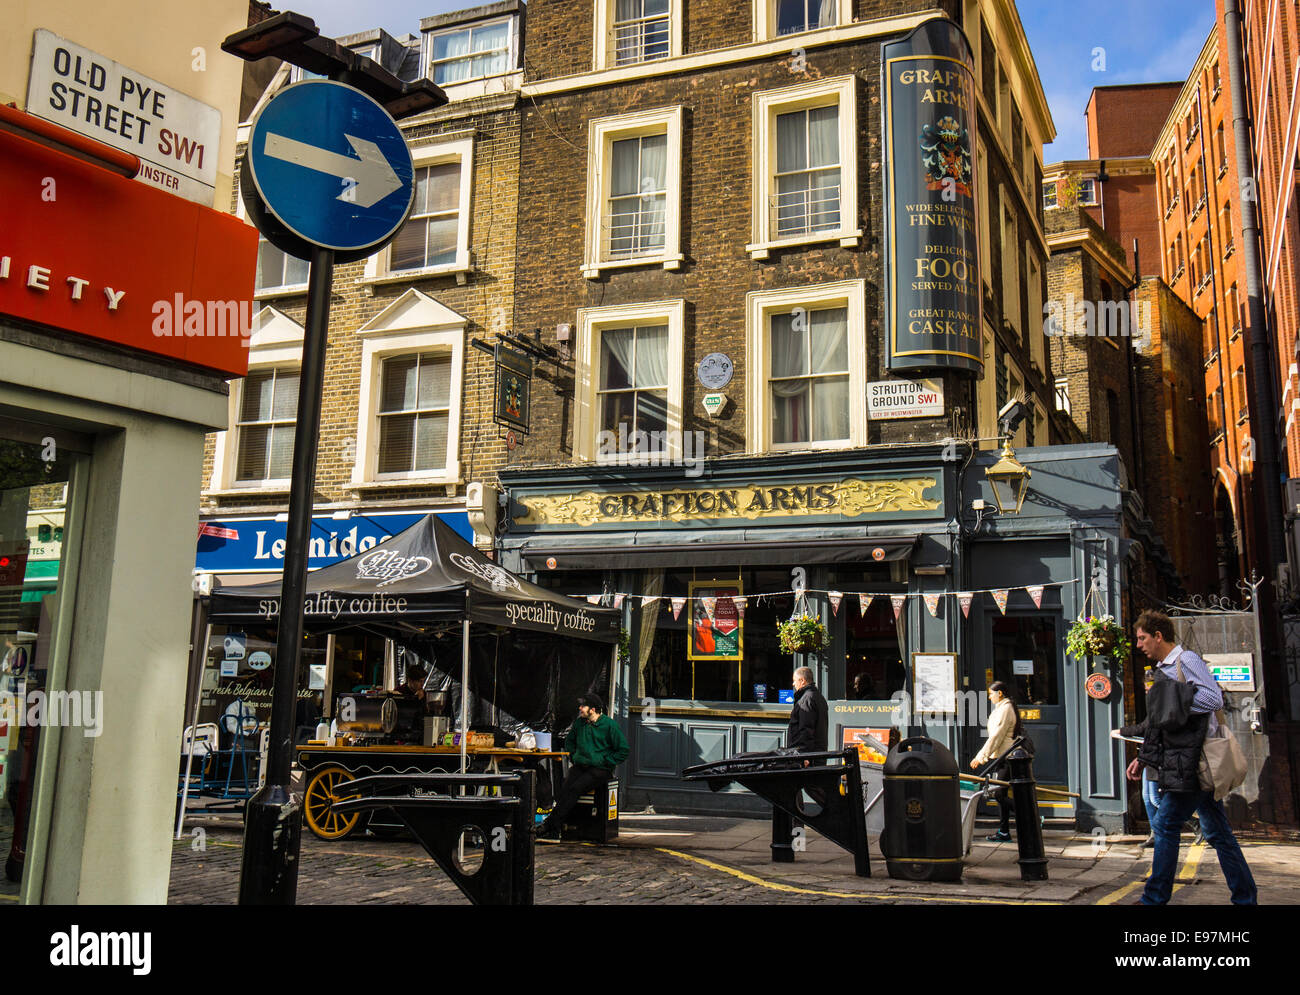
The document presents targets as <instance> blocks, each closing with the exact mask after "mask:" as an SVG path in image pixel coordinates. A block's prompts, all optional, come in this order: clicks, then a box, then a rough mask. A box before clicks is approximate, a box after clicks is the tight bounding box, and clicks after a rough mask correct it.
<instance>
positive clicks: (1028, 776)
mask: <svg viewBox="0 0 1300 995" xmlns="http://www.w3.org/2000/svg"><path fill="white" fill-rule="evenodd" d="M1006 759H1007V768H1008V771H1009V773H1008V776H1007V781H1008V782H1009V783H1010V784H1011V798H1012V800H1013V801H1014V802H1015V806H1016V846H1017V847H1018V848H1019V850H1020V859H1019V860H1018V861H1017V863H1019V864H1020V880H1021V881H1046V880H1047V857H1046V856H1045V855H1044V852H1043V826H1042V823H1041V822H1039V820H1038V791H1037V789H1036V787H1035V784H1034V758H1033V757H1032V756H1031V755H1030V753H1029V751H1028V750H1026V749H1025V748H1024V747H1023V746H1017V747H1016V748H1015V749H1014V750H1012V751H1011V752H1010V753H1008V754H1007V758H1006Z"/></svg>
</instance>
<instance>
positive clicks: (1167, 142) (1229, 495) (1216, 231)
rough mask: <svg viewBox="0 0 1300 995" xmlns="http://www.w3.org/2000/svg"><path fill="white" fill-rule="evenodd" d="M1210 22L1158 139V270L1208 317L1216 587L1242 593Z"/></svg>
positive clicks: (1240, 430) (1239, 310) (1240, 377)
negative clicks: (1217, 571)
mask: <svg viewBox="0 0 1300 995" xmlns="http://www.w3.org/2000/svg"><path fill="white" fill-rule="evenodd" d="M1219 30H1220V29H1216V30H1215V31H1212V32H1211V33H1210V35H1209V37H1208V38H1207V39H1206V41H1205V45H1204V47H1203V48H1202V49H1201V53H1200V55H1199V56H1198V58H1197V60H1196V64H1195V65H1194V66H1193V67H1192V72H1191V73H1190V74H1189V75H1188V79H1187V82H1186V83H1185V84H1184V86H1183V88H1182V90H1181V91H1180V93H1179V95H1178V99H1177V100H1176V101H1175V102H1174V105H1173V107H1172V109H1171V110H1170V113H1169V117H1168V119H1167V121H1166V122H1165V125H1164V127H1163V128H1162V129H1161V131H1160V134H1159V136H1158V137H1157V139H1156V142H1155V146H1154V148H1153V149H1152V152H1151V161H1152V162H1153V163H1154V164H1155V166H1156V170H1157V173H1158V175H1159V182H1158V184H1157V190H1156V195H1157V200H1156V203H1157V206H1158V210H1159V216H1160V219H1161V222H1160V226H1161V227H1160V230H1161V246H1162V255H1161V272H1162V274H1163V276H1164V278H1165V282H1166V283H1168V284H1169V286H1170V287H1172V288H1173V290H1174V293H1176V294H1177V295H1178V296H1179V297H1180V298H1181V299H1182V300H1183V301H1184V302H1186V303H1187V304H1188V306H1189V307H1191V308H1192V310H1193V311H1195V312H1196V314H1197V317H1199V318H1201V319H1202V321H1203V322H1204V348H1203V351H1204V355H1205V360H1204V362H1205V399H1206V406H1207V409H1208V419H1209V430H1210V459H1211V467H1212V471H1213V474H1214V480H1215V488H1214V517H1215V523H1214V524H1215V541H1216V544H1217V561H1218V567H1219V588H1220V593H1221V594H1225V595H1228V596H1231V597H1237V596H1239V592H1238V591H1237V583H1236V582H1237V580H1238V579H1240V578H1243V577H1246V576H1249V575H1250V573H1251V564H1252V563H1253V562H1254V555H1253V542H1252V537H1251V520H1252V517H1253V498H1252V495H1251V487H1252V486H1253V479H1254V478H1253V471H1254V467H1253V457H1254V444H1253V442H1252V441H1251V427H1250V412H1249V410H1248V405H1247V395H1246V363H1247V356H1246V343H1245V339H1244V336H1243V335H1242V330H1243V327H1244V320H1243V314H1244V311H1243V307H1244V298H1245V294H1244V288H1245V280H1244V276H1243V275H1242V274H1241V273H1240V272H1239V267H1238V262H1239V259H1240V254H1239V253H1238V251H1237V249H1238V247H1239V245H1240V241H1241V236H1240V231H1241V219H1240V211H1239V209H1238V207H1237V196H1238V190H1239V185H1238V182H1237V164H1236V154H1235V152H1234V146H1233V140H1232V114H1231V108H1232V102H1231V100H1230V99H1229V95H1228V89H1227V86H1226V85H1225V84H1226V82H1227V66H1226V63H1224V62H1223V61H1222V60H1221V59H1220V56H1219V53H1220V42H1221V39H1220V35H1219Z"/></svg>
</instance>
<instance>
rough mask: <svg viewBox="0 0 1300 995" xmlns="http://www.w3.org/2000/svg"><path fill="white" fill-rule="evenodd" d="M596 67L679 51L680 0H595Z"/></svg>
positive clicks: (633, 62)
mask: <svg viewBox="0 0 1300 995" xmlns="http://www.w3.org/2000/svg"><path fill="white" fill-rule="evenodd" d="M595 4H596V17H595V29H596V38H595V46H594V48H595V56H596V58H595V62H596V68H597V69H610V68H614V67H618V66H633V65H638V64H640V63H643V62H653V61H656V60H658V59H667V58H670V57H672V56H677V55H681V54H682V44H681V32H682V23H681V22H682V0H595Z"/></svg>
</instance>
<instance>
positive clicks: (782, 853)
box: [772, 805, 794, 864]
mask: <svg viewBox="0 0 1300 995" xmlns="http://www.w3.org/2000/svg"><path fill="white" fill-rule="evenodd" d="M772 862H773V863H774V864H793V863H794V820H793V819H792V818H791V817H790V813H789V812H786V811H785V810H784V809H780V808H777V807H776V806H775V805H773V806H772Z"/></svg>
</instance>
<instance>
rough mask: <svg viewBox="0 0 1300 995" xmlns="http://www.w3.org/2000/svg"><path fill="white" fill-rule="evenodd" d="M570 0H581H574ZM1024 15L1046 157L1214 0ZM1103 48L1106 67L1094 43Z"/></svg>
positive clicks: (1024, 11) (406, 28) (1040, 5)
mask: <svg viewBox="0 0 1300 995" xmlns="http://www.w3.org/2000/svg"><path fill="white" fill-rule="evenodd" d="M569 2H571V3H576V2H581V0H569ZM286 6H287V9H291V10H297V11H298V12H299V13H303V14H306V15H308V16H309V17H312V18H314V19H315V20H316V23H317V25H318V26H319V27H320V29H321V31H322V32H323V33H325V34H327V35H333V36H337V35H345V34H351V33H352V32H354V31H364V30H366V29H368V28H375V27H381V28H384V29H385V30H387V31H388V32H389V34H393V35H398V36H400V35H403V34H406V33H407V32H410V33H412V34H414V33H416V32H418V31H419V30H420V18H422V17H429V16H430V15H432V14H442V13H445V12H447V11H451V10H463V9H465V8H467V7H473V6H476V4H475V0H366V2H365V3H357V0H292V4H291V5H288V4H286ZM1018 7H1019V9H1020V19H1021V21H1022V22H1023V23H1024V26H1025V33H1026V35H1028V37H1029V45H1030V48H1031V49H1032V50H1033V53H1034V59H1035V61H1036V62H1037V63H1038V74H1039V76H1040V77H1041V78H1042V81H1043V92H1044V93H1046V94H1047V104H1048V107H1050V108H1051V111H1052V119H1053V120H1054V121H1055V122H1056V131H1057V140H1056V141H1055V142H1054V143H1053V144H1051V145H1049V146H1047V147H1046V148H1045V149H1044V150H1043V161H1044V162H1057V161H1059V160H1061V159H1082V158H1084V157H1085V156H1086V155H1087V154H1088V153H1087V144H1088V142H1087V133H1086V131H1085V129H1084V124H1083V109H1084V107H1086V106H1087V103H1088V94H1089V93H1091V92H1092V88H1093V87H1094V86H1113V85H1116V84H1120V83H1153V82H1164V81H1167V80H1183V79H1186V78H1187V74H1188V72H1189V71H1190V70H1191V68H1192V64H1193V63H1194V62H1195V61H1196V56H1197V55H1198V54H1199V53H1200V51H1201V46H1202V45H1203V44H1205V38H1206V36H1207V35H1208V34H1209V33H1210V28H1211V27H1212V26H1213V25H1214V0H1083V2H1080V0H1074V2H1071V0H1019V2H1018ZM1096 48H1102V49H1105V70H1104V71H1096V70H1094V68H1093V63H1094V61H1095V56H1094V55H1093V50H1094V49H1096Z"/></svg>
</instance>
